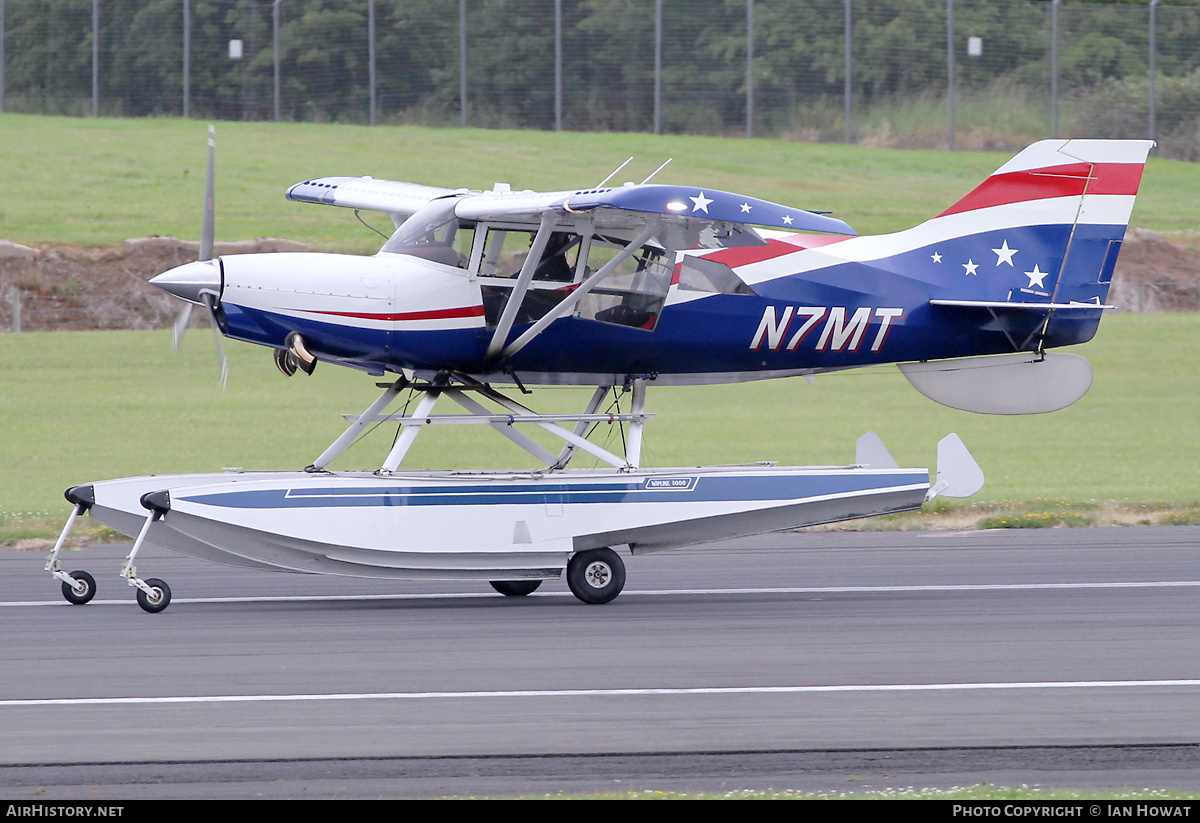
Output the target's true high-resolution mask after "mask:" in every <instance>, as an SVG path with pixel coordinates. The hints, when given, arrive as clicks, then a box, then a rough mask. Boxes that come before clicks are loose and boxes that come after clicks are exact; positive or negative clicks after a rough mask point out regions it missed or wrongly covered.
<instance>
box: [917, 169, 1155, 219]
mask: <svg viewBox="0 0 1200 823" xmlns="http://www.w3.org/2000/svg"><path fill="white" fill-rule="evenodd" d="M1142 168H1143V165H1142V164H1141V163H1096V164H1094V165H1093V164H1091V163H1071V164H1068V165H1065V166H1052V167H1050V168H1045V169H1032V170H1029V171H1013V172H1008V173H1006V174H993V175H992V176H991V177H989V178H988V179H987V180H984V181H983V183H981V184H980V185H979V186H978V187H977V188H976V189H975V190H974V191H973V192H971V193H970V194H968V195H967V196H966V197H964V198H963V199H962V200H959V201H958V202H957V203H955V204H954V205H953V206H951V207H950V208H948V209H946V210H945V211H944V212H942V213H941V214H940V215H938V216H939V217H944V216H945V215H948V214H960V213H962V212H965V211H974V210H975V209H986V208H988V207H990V206H1003V205H1006V204H1008V203H1024V202H1027V201H1029V200H1043V199H1046V198H1050V197H1079V196H1080V195H1082V194H1083V193H1084V191H1085V190H1086V191H1087V193H1088V194H1128V195H1133V194H1137V190H1138V184H1139V183H1140V182H1141V179H1142Z"/></svg>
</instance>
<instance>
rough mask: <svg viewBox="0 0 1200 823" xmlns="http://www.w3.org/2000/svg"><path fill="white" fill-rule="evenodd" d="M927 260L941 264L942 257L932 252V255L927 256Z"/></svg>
mask: <svg viewBox="0 0 1200 823" xmlns="http://www.w3.org/2000/svg"><path fill="white" fill-rule="evenodd" d="M929 259H930V260H932V261H933V262H935V263H940V262H942V256H941V255H940V254H938V253H937V252H934V253H933V254H931V255H929Z"/></svg>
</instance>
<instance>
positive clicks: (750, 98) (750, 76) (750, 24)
mask: <svg viewBox="0 0 1200 823" xmlns="http://www.w3.org/2000/svg"><path fill="white" fill-rule="evenodd" d="M753 136H754V0H746V138H747V139H749V138H751V137H753Z"/></svg>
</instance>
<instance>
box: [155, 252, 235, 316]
mask: <svg viewBox="0 0 1200 823" xmlns="http://www.w3.org/2000/svg"><path fill="white" fill-rule="evenodd" d="M150 285H152V286H157V287H158V288H160V289H162V290H163V291H165V292H166V293H167V294H171V295H174V296H175V297H178V298H180V299H181V300H186V301H188V302H189V303H196V304H198V305H204V298H203V297H202V295H203V294H204V293H205V292H208V293H210V294H213V295H216V296H217V297H220V296H221V263H220V261H219V260H197V261H196V262H194V263H185V264H184V265H182V266H177V267H175V268H173V269H170V270H169V271H165V272H163V273H162V274H160V275H157V276H155V277H151V278H150Z"/></svg>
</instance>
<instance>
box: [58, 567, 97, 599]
mask: <svg viewBox="0 0 1200 823" xmlns="http://www.w3.org/2000/svg"><path fill="white" fill-rule="evenodd" d="M71 579H72V580H74V581H75V585H71V584H70V583H69V582H67V581H66V580H64V581H63V584H62V593H63V597H65V598H67V602H68V603H73V604H74V605H76V606H82V605H83V604H84V603H87V602H89V601H90V600H91V599H92V598H93V597H95V596H96V578H94V577H92V576H91V575H90V574H88V573H87V572H71Z"/></svg>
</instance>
